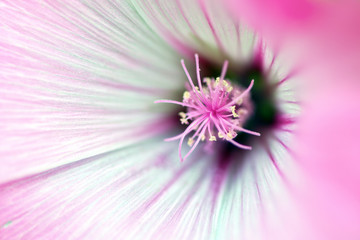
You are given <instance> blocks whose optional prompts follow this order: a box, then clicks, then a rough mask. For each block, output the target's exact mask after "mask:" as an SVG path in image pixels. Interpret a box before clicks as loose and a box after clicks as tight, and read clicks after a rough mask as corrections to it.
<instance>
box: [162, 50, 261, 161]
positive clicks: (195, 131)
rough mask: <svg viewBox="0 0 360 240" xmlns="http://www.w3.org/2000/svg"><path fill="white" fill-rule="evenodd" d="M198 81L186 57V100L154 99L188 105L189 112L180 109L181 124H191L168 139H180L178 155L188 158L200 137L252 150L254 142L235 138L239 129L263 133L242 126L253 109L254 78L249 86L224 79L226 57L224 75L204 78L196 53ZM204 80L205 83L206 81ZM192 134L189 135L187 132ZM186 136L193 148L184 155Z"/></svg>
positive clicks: (225, 66) (249, 132) (211, 142)
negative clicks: (190, 69) (251, 96)
mask: <svg viewBox="0 0 360 240" xmlns="http://www.w3.org/2000/svg"><path fill="white" fill-rule="evenodd" d="M195 62H196V76H197V85H198V86H195V85H194V83H193V81H192V79H191V77H190V74H189V72H188V70H187V68H186V66H185V63H184V60H181V65H182V67H183V69H184V71H185V74H186V76H187V78H188V81H189V84H186V86H185V87H186V91H185V92H184V94H183V101H182V102H178V101H173V100H157V101H155V103H171V104H177V105H181V106H183V107H186V108H187V110H186V112H180V113H179V117H180V122H181V124H185V125H188V127H187V128H186V129H185V131H184V132H183V133H181V134H179V135H177V136H175V137H171V138H167V139H165V141H174V140H180V141H179V157H180V159H181V161H183V160H184V159H186V158H187V157H188V156H189V155H190V154H191V153H192V152H193V151H194V150H195V148H196V147H197V146H198V144H199V143H200V141H206V143H207V144H214V142H216V141H217V140H224V141H228V142H230V143H232V144H233V145H235V146H236V147H238V148H241V149H245V150H251V146H247V145H243V144H240V143H238V142H236V141H234V140H233V139H234V138H235V137H236V136H237V134H238V133H239V132H245V133H248V134H251V135H255V136H260V133H258V132H254V131H250V130H247V129H245V128H243V125H244V123H245V122H246V120H247V119H248V118H249V115H250V113H251V112H252V105H251V102H250V95H249V92H250V90H251V88H252V87H253V85H254V80H252V81H251V83H250V85H249V86H248V88H247V89H243V88H241V87H239V86H235V85H232V84H231V83H230V82H229V81H227V80H225V79H224V78H225V75H226V70H227V66H228V62H227V61H225V62H224V65H223V68H222V71H221V76H220V77H217V78H204V79H203V80H202V81H201V77H200V67H199V57H198V55H197V54H195ZM203 84H204V85H203ZM191 133H192V136H190V137H188V135H191ZM186 137H188V139H187V144H188V145H189V146H190V150H189V151H188V153H187V154H186V155H185V157H182V145H183V142H184V140H185V138H186Z"/></svg>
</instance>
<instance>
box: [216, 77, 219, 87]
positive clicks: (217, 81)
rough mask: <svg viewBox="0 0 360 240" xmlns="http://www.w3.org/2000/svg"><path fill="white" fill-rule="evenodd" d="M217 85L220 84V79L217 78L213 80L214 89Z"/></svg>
mask: <svg viewBox="0 0 360 240" xmlns="http://www.w3.org/2000/svg"><path fill="white" fill-rule="evenodd" d="M219 83H220V78H219V77H217V78H216V79H215V87H217V86H218V85H219Z"/></svg>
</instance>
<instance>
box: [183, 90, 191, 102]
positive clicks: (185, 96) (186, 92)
mask: <svg viewBox="0 0 360 240" xmlns="http://www.w3.org/2000/svg"><path fill="white" fill-rule="evenodd" d="M190 96H191V95H190V93H189V91H185V92H184V94H183V98H184V99H185V100H187V99H189V98H190Z"/></svg>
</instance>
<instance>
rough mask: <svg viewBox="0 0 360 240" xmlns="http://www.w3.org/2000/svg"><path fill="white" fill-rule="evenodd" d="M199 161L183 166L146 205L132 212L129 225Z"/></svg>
mask: <svg viewBox="0 0 360 240" xmlns="http://www.w3.org/2000/svg"><path fill="white" fill-rule="evenodd" d="M196 163H198V161H188V162H187V164H186V165H184V166H182V167H181V168H180V169H179V170H178V171H176V172H175V173H174V174H173V176H172V178H171V179H169V180H168V181H167V183H166V184H165V185H164V186H163V187H162V188H161V189H159V191H158V192H157V193H156V194H155V195H154V196H152V197H150V198H149V199H148V200H147V201H146V202H145V203H144V204H142V205H141V206H140V207H139V208H137V210H135V211H134V212H132V213H131V214H130V216H129V217H128V218H127V219H128V221H127V224H129V225H133V224H136V222H137V221H139V220H140V218H141V217H142V216H143V215H144V214H145V213H146V212H147V211H148V210H149V209H150V208H151V207H152V206H153V205H154V204H155V203H156V202H157V201H158V200H159V199H160V198H161V197H162V196H163V195H164V194H165V193H166V192H167V190H168V189H169V188H170V187H171V186H172V185H173V184H175V183H176V182H177V181H178V180H179V179H180V178H181V177H182V175H183V174H184V173H185V172H186V171H187V170H188V169H189V168H190V167H193V165H194V164H196Z"/></svg>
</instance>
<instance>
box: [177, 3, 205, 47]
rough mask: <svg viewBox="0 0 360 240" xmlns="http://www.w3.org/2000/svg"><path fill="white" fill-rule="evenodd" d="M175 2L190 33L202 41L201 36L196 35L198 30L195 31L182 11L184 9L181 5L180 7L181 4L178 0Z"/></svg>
mask: <svg viewBox="0 0 360 240" xmlns="http://www.w3.org/2000/svg"><path fill="white" fill-rule="evenodd" d="M176 4H177V5H178V6H179V10H180V12H181V15H182V16H183V18H184V19H185V21H186V23H187V25H188V26H189V28H190V30H191V32H192V34H194V36H195V37H196V38H197V39H199V40H200V41H202V40H201V38H200V36H199V35H198V31H196V30H195V29H194V27H193V26H192V24H191V23H190V21H189V19H188V18H187V17H186V16H185V12H184V9H183V7H182V5H181V3H180V0H176Z"/></svg>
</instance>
